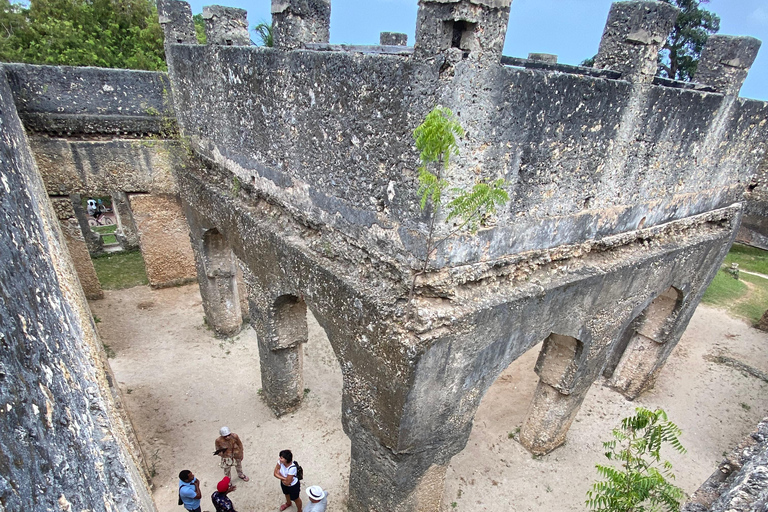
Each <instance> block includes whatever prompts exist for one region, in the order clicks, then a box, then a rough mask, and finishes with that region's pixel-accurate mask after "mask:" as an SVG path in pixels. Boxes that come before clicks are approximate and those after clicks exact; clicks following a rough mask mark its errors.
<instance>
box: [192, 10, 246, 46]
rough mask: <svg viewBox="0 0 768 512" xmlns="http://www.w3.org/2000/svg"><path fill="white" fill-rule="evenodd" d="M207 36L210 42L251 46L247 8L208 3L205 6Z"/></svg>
mask: <svg viewBox="0 0 768 512" xmlns="http://www.w3.org/2000/svg"><path fill="white" fill-rule="evenodd" d="M203 20H205V37H206V39H207V41H208V44H215V45H222V46H249V45H250V44H251V37H250V36H249V35H248V13H247V11H246V10H245V9H238V8H236V7H224V6H221V5H207V6H205V7H203Z"/></svg>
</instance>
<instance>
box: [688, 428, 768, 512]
mask: <svg viewBox="0 0 768 512" xmlns="http://www.w3.org/2000/svg"><path fill="white" fill-rule="evenodd" d="M766 507H768V418H764V419H763V421H761V422H760V423H759V424H758V425H757V428H756V429H755V431H754V432H752V433H751V434H750V435H749V436H748V437H747V438H745V439H744V440H743V441H742V442H741V443H739V445H738V446H736V447H735V448H734V449H733V450H731V453H729V454H728V456H727V457H726V458H725V459H724V460H723V462H721V463H720V465H719V466H718V468H717V469H716V470H715V472H714V473H712V476H710V477H709V478H708V479H707V481H706V482H704V483H703V484H702V485H701V487H699V489H698V490H697V491H696V492H695V493H693V495H691V497H690V498H689V499H688V501H687V502H686V503H685V505H684V506H683V512H726V511H727V512H759V511H760V512H761V511H763V510H766Z"/></svg>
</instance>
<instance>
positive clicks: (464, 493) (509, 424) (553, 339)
mask: <svg viewBox="0 0 768 512" xmlns="http://www.w3.org/2000/svg"><path fill="white" fill-rule="evenodd" d="M582 353H583V343H582V342H581V341H580V340H578V339H576V338H574V337H571V336H566V335H561V334H557V333H551V334H550V335H549V336H547V337H546V338H545V339H544V340H543V341H542V342H540V343H538V344H537V345H535V346H533V347H531V348H530V349H528V350H527V351H526V352H525V353H524V354H522V355H521V356H520V357H518V358H517V359H516V360H514V361H513V362H512V363H511V364H510V365H509V366H508V367H507V368H506V369H505V370H504V371H502V372H501V373H500V374H499V376H498V377H497V378H496V380H495V381H494V383H493V384H492V385H491V386H490V388H488V390H487V392H486V393H485V396H484V397H483V399H482V401H481V402H480V405H479V407H478V409H477V412H476V413H475V417H474V423H473V427H472V432H471V434H470V437H469V440H468V442H467V445H466V447H465V448H464V450H463V451H462V452H461V453H459V454H457V455H455V456H454V457H453V459H452V460H451V463H450V465H449V467H448V471H447V473H446V484H445V495H444V498H443V505H444V506H450V505H451V504H452V503H453V502H458V503H460V504H462V505H464V506H465V507H466V505H467V504H470V503H471V504H472V505H473V507H474V508H475V509H482V508H487V507H491V508H488V509H489V510H496V509H494V508H493V507H494V506H497V505H500V504H498V503H496V501H495V499H494V496H495V495H496V494H497V492H498V489H499V486H504V487H505V489H504V493H505V495H506V496H507V498H509V497H510V496H512V497H511V499H512V500H514V499H515V498H514V497H515V496H519V498H520V499H529V497H530V494H531V493H534V492H535V493H537V494H538V493H540V494H542V495H545V496H544V497H546V498H547V499H549V498H551V497H550V496H546V493H547V492H549V491H547V489H549V488H550V487H549V485H548V482H547V481H546V480H540V481H537V480H538V479H537V478H536V477H535V475H534V474H533V472H532V471H531V470H532V469H533V468H531V467H530V466H531V461H532V460H534V459H532V456H531V453H530V452H529V450H528V449H527V448H526V447H525V446H524V445H523V444H522V443H521V442H520V438H521V433H522V430H523V428H524V426H525V424H526V423H530V421H531V418H533V419H534V420H536V413H535V412H534V410H535V409H536V408H537V400H539V393H540V388H541V386H542V385H544V386H547V387H549V388H550V390H551V391H552V392H553V393H554V395H562V396H563V397H565V398H566V400H567V399H568V395H564V394H562V393H561V390H567V389H568V387H569V386H570V385H571V384H572V383H573V378H574V376H575V375H576V369H577V368H578V363H579V360H580V358H581V357H582ZM575 410H576V411H577V410H578V407H577V408H576V409H575ZM574 416H575V412H574V414H573V415H571V416H569V417H568V418H567V419H566V420H565V422H564V423H565V424H566V425H565V430H567V428H568V426H569V425H570V422H571V421H572V420H573V417H574ZM534 464H535V463H534ZM523 466H524V467H525V468H526V469H525V472H526V474H528V473H530V475H531V478H529V479H528V480H529V482H528V483H527V484H526V485H514V483H515V482H519V481H520V473H521V467H523ZM543 503H546V500H544V501H543ZM544 509H546V507H542V510H544ZM550 509H552V510H556V509H557V507H556V505H553V506H552V507H551V508H550Z"/></svg>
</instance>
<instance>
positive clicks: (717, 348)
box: [91, 285, 768, 512]
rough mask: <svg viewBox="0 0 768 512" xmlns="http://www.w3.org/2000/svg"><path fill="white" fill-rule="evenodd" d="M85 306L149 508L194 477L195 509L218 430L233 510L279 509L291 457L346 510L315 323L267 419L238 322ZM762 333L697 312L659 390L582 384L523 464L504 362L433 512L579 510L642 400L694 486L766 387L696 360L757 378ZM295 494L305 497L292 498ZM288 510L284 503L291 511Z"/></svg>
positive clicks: (116, 298) (148, 307) (156, 301)
mask: <svg viewBox="0 0 768 512" xmlns="http://www.w3.org/2000/svg"><path fill="white" fill-rule="evenodd" d="M105 295H106V298H105V299H104V300H100V301H94V302H92V303H91V307H92V309H93V313H94V315H95V316H96V317H97V318H98V319H100V323H99V324H98V326H99V331H100V332H101V335H102V338H103V341H104V343H105V344H106V345H108V346H109V348H110V349H111V350H113V351H114V353H115V355H114V357H112V358H111V359H110V363H111V365H112V368H113V370H114V372H115V375H116V377H117V379H118V382H119V384H120V387H121V389H122V391H123V394H124V397H125V403H126V406H127V408H128V410H129V412H130V415H131V419H132V422H133V425H134V428H135V430H136V432H137V435H138V437H139V440H140V443H141V446H142V450H143V452H144V455H145V457H146V460H147V462H148V464H149V465H150V467H151V468H152V470H153V472H154V474H155V476H154V486H155V490H154V497H155V502H156V504H157V508H158V510H159V511H160V512H171V511H173V512H178V511H179V510H180V507H178V505H177V503H176V501H177V496H176V493H177V482H178V477H177V475H178V472H179V471H180V470H181V469H191V470H192V471H193V472H194V473H195V474H196V475H197V476H198V478H200V480H201V482H202V489H203V502H202V505H203V510H204V511H211V510H212V509H213V507H212V506H211V501H210V498H209V496H210V494H211V493H212V492H213V491H214V490H215V486H216V483H217V482H218V481H219V480H220V478H221V477H222V470H221V469H219V467H218V464H217V462H218V457H214V456H213V455H212V453H213V449H214V447H213V446H214V440H215V438H216V436H217V435H218V429H219V427H220V426H222V425H227V426H229V427H230V428H231V429H232V431H233V432H236V433H238V434H239V435H240V437H241V439H242V440H243V443H244V444H245V460H244V464H243V465H244V469H245V472H246V474H248V475H249V476H250V478H251V480H250V482H247V483H245V482H240V481H238V480H236V482H237V484H238V489H237V491H235V492H234V493H233V494H232V495H231V497H232V500H233V502H234V504H235V507H236V508H237V509H238V511H240V512H250V511H255V512H260V511H274V510H277V509H278V506H279V505H280V503H281V501H282V495H281V493H280V490H279V482H278V481H277V480H276V479H275V478H274V477H273V476H272V471H273V469H274V466H275V463H276V461H277V454H278V451H279V450H281V449H284V448H289V449H291V450H293V452H294V455H295V458H296V459H297V460H298V461H299V463H300V464H301V465H302V466H303V467H304V472H305V480H304V483H303V485H304V486H305V487H306V486H308V485H312V484H319V485H321V486H323V488H325V489H327V490H329V491H330V498H329V500H330V506H329V509H330V510H345V508H346V507H345V502H346V495H347V484H348V472H349V460H350V443H349V440H348V438H347V437H346V435H345V434H344V432H343V430H342V427H341V372H340V370H339V367H338V363H337V362H336V359H335V357H334V356H333V353H332V350H331V347H330V344H329V343H328V341H327V339H326V338H325V335H324V333H323V331H322V329H321V328H320V327H319V326H318V325H317V323H316V322H314V319H313V318H311V315H310V319H309V320H310V341H309V343H307V345H306V347H305V377H304V379H305V387H306V401H305V404H304V405H303V407H302V408H301V410H300V411H298V412H296V413H295V414H292V415H288V416H285V417H282V418H279V419H277V418H275V417H274V415H273V414H272V413H271V412H270V411H269V409H268V408H267V407H266V406H265V405H264V403H263V402H262V400H261V399H260V396H259V390H260V386H261V385H260V372H259V359H258V349H257V345H256V336H255V334H254V332H253V331H252V330H251V329H250V328H248V329H246V330H244V331H243V332H242V333H241V334H240V335H238V336H236V337H234V338H233V339H228V340H221V339H216V338H215V337H214V336H213V334H212V332H211V331H209V330H208V329H207V328H206V327H205V325H204V323H203V310H202V306H201V299H200V294H199V292H198V289H197V286H195V285H190V286H184V287H179V288H169V289H164V290H152V289H150V288H149V287H136V288H132V289H128V290H122V291H111V292H110V291H108V292H106V293H105ZM767 349H768V334H766V333H762V332H760V331H757V330H755V329H752V328H751V327H749V326H748V325H747V324H746V323H744V322H742V321H740V320H735V319H732V318H730V317H728V316H727V315H726V314H725V313H723V312H721V311H719V310H716V309H712V308H709V307H706V306H700V307H699V309H698V311H697V312H696V314H695V316H694V318H693V320H692V321H691V324H690V326H689V327H688V330H687V332H686V333H685V336H684V337H683V339H682V340H681V342H680V343H679V344H678V346H677V348H676V349H675V351H674V353H673V354H672V356H671V357H670V359H669V361H668V363H667V365H666V366H665V368H664V370H663V371H662V373H661V375H660V377H659V379H658V382H657V384H656V387H655V388H654V389H653V390H651V391H649V392H647V393H646V394H645V395H643V396H642V397H641V398H639V399H638V400H637V401H636V402H627V401H626V400H624V398H623V397H622V396H621V395H619V394H618V393H615V392H613V391H611V390H609V389H607V388H605V387H603V386H602V382H600V381H599V382H597V383H596V384H595V385H593V386H592V389H591V390H590V393H589V395H588V396H587V398H586V400H585V402H584V404H583V405H582V407H581V410H580V412H579V414H578V416H577V417H576V420H575V422H574V424H573V426H572V428H571V430H570V432H569V434H568V441H567V443H566V444H565V445H564V446H563V447H561V448H559V449H557V450H555V451H554V452H553V453H551V454H549V455H547V456H544V457H540V458H532V457H531V455H530V454H529V453H528V452H526V451H525V450H524V449H523V448H522V447H521V446H520V444H518V443H517V442H516V441H515V440H514V439H511V438H510V436H509V434H510V433H512V432H514V431H515V428H516V427H518V426H519V425H521V423H522V422H523V419H524V417H525V413H526V409H527V407H528V403H529V402H530V399H531V397H532V396H533V391H534V389H535V386H536V382H537V377H536V375H535V374H534V373H533V366H534V363H535V361H536V356H537V352H538V350H537V349H534V350H531V351H529V352H528V353H527V354H526V355H525V356H523V357H522V358H520V359H518V360H517V361H515V362H514V363H513V364H512V365H511V366H510V367H509V368H508V369H507V370H506V371H505V372H504V373H503V374H502V375H501V376H500V377H499V379H498V380H497V381H496V383H495V384H494V385H493V386H492V387H491V389H490V390H489V392H488V394H487V395H486V396H485V398H484V399H483V402H482V404H481V406H480V409H479V410H478V413H477V415H476V417H475V425H474V429H473V432H472V435H471V436H470V439H469V442H468V443H467V447H466V448H465V449H464V451H463V452H461V453H459V454H458V455H456V456H455V457H454V458H453V460H452V463H451V465H450V467H449V469H448V473H447V477H446V485H445V495H444V498H443V510H446V511H449V510H466V511H498V512H502V511H504V512H509V511H519V512H522V511H576V510H585V507H584V498H585V493H586V491H587V489H588V488H589V486H590V484H591V482H592V481H593V480H594V479H595V478H596V476H597V474H596V472H595V469H594V465H595V463H597V462H603V460H604V459H603V460H601V458H602V449H601V448H602V447H601V442H602V441H603V440H607V438H608V436H609V432H610V430H611V428H613V427H614V426H616V425H617V424H618V422H619V420H620V419H621V418H622V417H624V416H627V415H629V414H631V413H632V412H633V411H634V408H635V407H636V406H638V405H642V406H645V407H649V408H654V407H662V408H664V409H665V410H666V411H667V412H668V414H669V416H670V419H671V420H672V421H674V422H676V423H677V424H678V425H679V426H680V427H681V428H682V429H683V432H684V433H683V436H682V441H683V444H684V445H685V446H686V447H687V448H688V453H687V454H685V455H678V454H673V453H672V452H668V453H669V458H670V459H671V460H672V462H673V464H674V466H675V469H676V473H677V475H678V477H677V483H678V485H680V486H681V487H683V489H684V490H685V491H686V492H687V493H691V492H693V491H694V490H695V489H696V488H697V487H698V486H699V485H700V484H701V483H702V482H703V481H704V480H705V479H706V478H707V477H708V476H709V475H710V474H711V473H712V471H713V470H714V469H715V466H716V465H717V463H718V462H719V461H720V460H721V458H722V456H723V454H724V453H725V452H726V451H729V450H730V449H731V448H732V447H733V446H734V445H735V444H736V443H737V442H738V441H739V440H741V439H742V438H743V437H744V436H745V435H747V434H748V433H749V432H750V431H751V430H752V429H753V428H754V427H755V425H756V424H757V422H758V421H759V420H760V419H761V418H762V417H764V416H766V415H768V384H766V383H764V382H762V381H760V380H758V379H757V378H755V377H752V376H750V375H747V374H746V373H743V372H740V371H738V370H735V369H733V368H731V367H727V366H723V365H720V364H716V363H713V362H710V361H709V360H708V359H707V356H712V355H719V354H724V355H729V356H731V357H734V358H736V359H739V360H741V361H743V362H745V363H747V364H749V365H751V366H754V367H756V368H758V369H760V370H762V371H764V372H765V371H768V350H767ZM302 498H303V499H306V496H305V494H304V492H303V491H302ZM289 510H295V508H292V509H289Z"/></svg>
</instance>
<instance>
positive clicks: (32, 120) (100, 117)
mask: <svg viewBox="0 0 768 512" xmlns="http://www.w3.org/2000/svg"><path fill="white" fill-rule="evenodd" d="M9 77H10V82H11V84H12V89H13V94H14V100H15V102H16V105H17V107H18V108H19V115H20V117H21V118H22V120H23V122H24V125H25V128H26V129H27V131H28V132H29V133H30V137H29V140H30V145H31V147H32V153H33V155H34V157H35V160H36V162H37V165H38V168H39V170H40V172H41V174H42V176H43V180H44V182H45V186H46V189H47V190H48V193H49V194H51V195H53V196H64V195H72V194H77V195H79V196H82V197H88V196H106V195H112V196H113V199H118V200H119V199H125V198H126V194H143V195H146V194H150V195H152V197H154V198H155V199H153V200H154V201H155V202H156V203H157V205H158V206H151V205H149V201H150V200H148V199H146V198H144V196H142V198H140V199H139V202H140V205H141V206H140V207H141V208H143V209H144V213H145V214H146V213H147V212H149V211H154V212H155V215H154V216H153V217H152V218H154V219H156V220H157V221H158V222H162V223H165V224H166V226H162V225H156V224H155V223H153V222H151V221H149V220H148V217H146V215H144V217H142V219H143V222H142V223H141V224H140V227H139V228H138V231H134V229H133V228H134V222H133V221H132V220H131V218H130V217H131V209H132V207H133V204H132V203H131V202H130V201H127V202H126V201H122V202H121V204H120V205H118V206H119V208H118V210H117V211H116V214H117V215H118V216H119V218H118V225H119V228H120V230H119V231H118V232H117V236H118V238H119V239H123V240H125V244H126V245H128V246H136V245H137V242H138V246H139V247H140V248H141V249H142V253H143V256H144V259H145V263H146V266H147V274H148V276H149V279H150V283H151V284H152V285H153V286H172V285H174V284H178V283H180V282H186V281H188V280H190V279H192V278H194V276H195V268H194V265H193V261H192V257H191V254H192V253H191V247H190V245H189V237H188V234H187V233H186V232H183V231H179V227H180V226H182V225H183V222H184V221H183V216H182V213H181V210H180V207H179V206H178V200H177V199H176V200H170V201H168V199H167V198H168V197H177V196H178V186H177V185H176V178H175V176H174V175H175V173H177V172H182V170H183V169H184V167H185V166H186V165H188V155H187V148H186V147H185V145H184V144H183V143H182V142H181V141H180V140H179V139H178V138H168V137H169V136H171V135H173V134H174V133H175V131H176V122H175V119H174V117H173V101H172V98H171V93H170V84H169V81H168V77H167V75H166V74H165V73H156V72H144V71H129V70H119V69H100V68H72V67H66V66H33V65H26V64H13V65H10V66H9ZM62 135H64V136H62ZM165 205H169V206H170V209H169V210H167V211H165V212H162V213H161V212H159V210H158V209H159V208H162V207H164V206H165ZM172 215H177V216H178V217H176V218H172ZM123 217H125V222H120V221H121V220H123ZM180 221H181V224H180ZM73 227H74V224H73ZM142 228H143V229H144V230H143V231H142ZM66 231H67V232H69V230H66ZM72 235H73V236H74V237H75V238H76V234H75V233H72ZM137 235H138V239H139V240H138V241H137V240H136V237H137ZM73 240H74V239H73ZM73 247H74V250H73V253H72V254H73V258H75V261H76V265H77V268H78V270H79V269H81V268H84V269H87V267H88V266H89V265H91V264H90V261H86V258H87V257H88V254H87V253H84V252H82V251H81V250H79V248H77V247H76V244H75V245H73ZM92 249H95V252H98V251H100V247H95V248H92ZM91 252H92V253H93V252H94V250H92V251H91ZM81 260H82V261H81ZM91 266H92V265H91ZM88 274H89V273H88V272H87V271H86V274H84V275H82V276H81V281H82V282H83V285H84V286H88V283H89V282H90V280H91V278H90V275H88ZM89 294H90V296H93V297H95V296H96V295H97V293H96V292H95V291H94V292H90V291H89Z"/></svg>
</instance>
